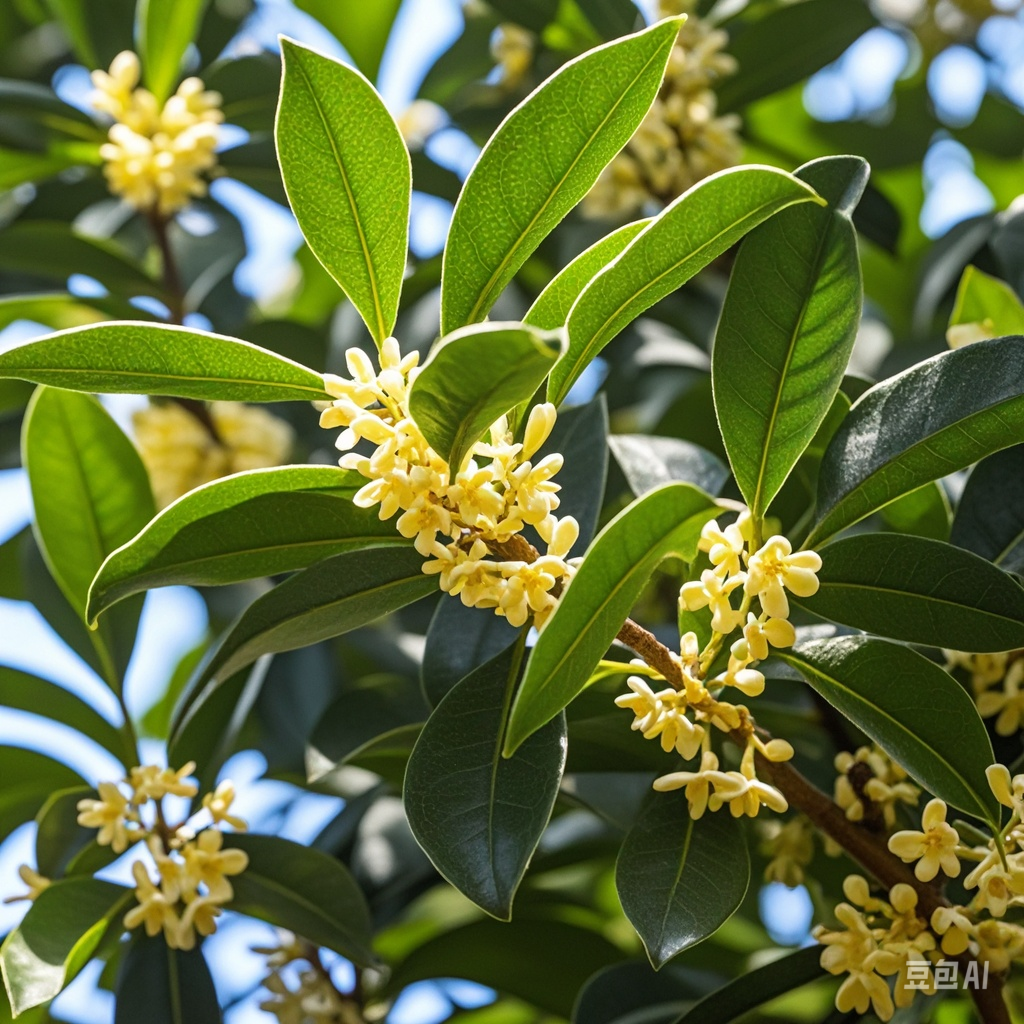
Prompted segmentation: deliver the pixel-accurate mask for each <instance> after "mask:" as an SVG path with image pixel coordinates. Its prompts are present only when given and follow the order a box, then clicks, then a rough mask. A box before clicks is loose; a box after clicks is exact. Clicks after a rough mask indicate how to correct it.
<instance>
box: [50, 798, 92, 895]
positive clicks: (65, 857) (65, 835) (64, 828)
mask: <svg viewBox="0 0 1024 1024" xmlns="http://www.w3.org/2000/svg"><path fill="white" fill-rule="evenodd" d="M97 796H98V794H97V793H96V791H95V790H94V789H93V788H92V787H91V786H73V787H72V788H71V789H58V790H57V791H56V792H55V793H52V794H51V795H50V798H49V799H48V800H47V801H46V803H45V804H43V806H42V807H41V808H40V809H39V813H38V814H37V815H36V870H37V871H38V872H39V873H40V874H41V875H42V876H43V877H44V878H51V879H53V878H59V877H60V876H61V875H63V874H64V870H65V868H66V867H67V866H68V864H69V863H70V862H71V861H72V860H73V859H74V858H75V856H76V855H77V854H79V853H80V852H81V851H82V850H83V849H84V848H85V847H86V846H88V845H89V844H90V843H92V842H95V839H96V830H95V829H90V828H84V827H83V826H81V825H79V824H78V802H79V801H80V800H87V799H93V800H95V799H96V798H97Z"/></svg>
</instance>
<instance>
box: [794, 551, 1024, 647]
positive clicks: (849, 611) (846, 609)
mask: <svg viewBox="0 0 1024 1024" xmlns="http://www.w3.org/2000/svg"><path fill="white" fill-rule="evenodd" d="M819 554H820V555H821V563H822V564H821V571H820V572H819V573H818V580H819V582H820V584H821V585H820V587H819V588H818V592H817V593H816V594H815V595H814V596H813V597H808V598H794V600H795V601H796V603H797V604H800V605H803V607H804V608H806V609H808V610H809V611H811V612H813V613H814V614H815V615H820V616H821V617H822V618H825V619H831V620H832V621H833V622H840V623H842V624H843V625H845V626H855V627H856V628H858V629H863V630H864V631H865V632H868V633H878V634H879V635H881V636H887V637H891V638H892V639H893V640H905V641H907V642H908V643H915V644H931V645H933V646H935V647H949V648H952V649H954V650H957V651H1010V650H1015V649H1017V648H1019V647H1024V589H1022V588H1021V587H1020V586H1018V584H1017V583H1016V582H1014V580H1013V578H1012V577H1010V576H1009V575H1007V574H1006V573H1005V572H1003V570H1002V569H999V568H997V567H996V566H994V565H992V564H991V563H989V562H986V561H985V559H984V558H980V557H978V556H977V555H973V554H971V553H970V552H968V551H961V550H960V549H959V548H955V547H952V546H951V545H949V544H943V543H942V542H941V541H936V540H927V539H925V538H924V537H911V536H900V535H899V534H895V533H869V534H858V535H857V536H854V537H847V538H844V539H843V540H837V541H835V542H834V543H832V544H826V545H825V547H823V548H821V549H820V551H819Z"/></svg>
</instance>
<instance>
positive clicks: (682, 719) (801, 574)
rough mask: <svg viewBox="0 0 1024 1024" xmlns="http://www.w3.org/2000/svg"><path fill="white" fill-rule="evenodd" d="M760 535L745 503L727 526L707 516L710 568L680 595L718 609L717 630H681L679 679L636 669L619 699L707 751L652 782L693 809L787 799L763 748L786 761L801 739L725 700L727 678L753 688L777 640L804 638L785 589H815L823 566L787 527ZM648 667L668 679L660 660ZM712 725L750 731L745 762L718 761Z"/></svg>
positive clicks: (651, 729)
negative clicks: (693, 764)
mask: <svg viewBox="0 0 1024 1024" xmlns="http://www.w3.org/2000/svg"><path fill="white" fill-rule="evenodd" d="M754 535H755V530H754V523H753V520H752V518H751V515H750V512H749V511H748V510H746V509H744V510H743V511H742V512H741V513H740V515H739V516H738V518H737V519H736V521H735V522H734V523H730V524H729V525H727V526H725V527H722V526H720V525H719V523H718V521H717V520H715V519H712V520H710V521H709V522H708V523H706V524H705V525H704V528H703V529H702V531H701V536H700V541H699V542H698V547H699V549H700V550H701V551H703V552H705V553H706V554H707V556H708V560H709V561H710V563H711V568H710V569H705V570H704V571H703V572H702V573H701V576H700V579H698V580H693V581H690V582H688V583H684V584H683V586H682V588H681V590H680V593H679V602H680V607H681V609H685V610H687V611H690V612H694V611H700V610H701V609H704V608H707V609H710V613H711V629H712V634H711V638H710V640H709V641H708V643H707V645H706V646H705V648H704V650H703V651H702V650H700V643H699V640H698V638H697V634H696V633H694V632H689V633H686V634H685V635H684V636H683V637H682V639H681V641H680V653H679V656H678V657H676V656H675V655H673V659H674V661H675V663H676V665H677V667H678V669H679V675H680V677H681V679H682V684H681V685H678V683H677V685H666V686H665V687H664V688H662V689H658V690H655V689H653V688H652V687H651V685H650V684H649V683H648V682H647V680H646V679H645V678H643V677H641V676H639V675H633V676H630V677H629V680H628V685H629V688H630V691H631V692H630V693H628V694H623V695H621V696H619V697H617V698H616V699H615V703H616V704H617V705H618V706H619V707H623V708H628V709H629V710H630V711H632V712H633V715H634V718H633V726H632V727H633V729H635V730H637V731H639V732H641V733H642V734H643V736H644V737H645V738H646V739H655V738H657V739H659V740H660V742H661V745H662V748H663V749H664V750H665V751H666V752H668V751H671V750H675V752H676V753H678V754H679V755H680V756H681V757H683V758H684V759H685V760H690V759H691V758H693V757H695V756H696V754H697V752H698V751H701V760H700V766H699V768H698V770H697V771H681V772H671V773H669V774H668V775H664V776H662V777H661V778H659V779H657V780H656V781H655V783H654V788H655V789H657V790H660V791H666V790H674V789H684V790H685V793H686V797H687V800H688V801H689V805H690V814H691V815H692V816H693V817H694V818H699V817H701V815H703V814H704V812H705V810H708V809H710V810H712V811H716V810H718V809H719V808H720V807H723V806H725V805H728V807H729V811H730V813H731V814H732V815H733V816H734V817H740V816H741V815H748V816H750V817H753V816H754V815H756V814H757V812H758V811H759V810H760V808H761V806H762V805H764V806H767V807H768V808H770V809H771V810H773V811H785V810H786V809H787V807H788V804H787V803H786V799H785V798H784V797H783V795H782V794H781V793H780V792H779V791H778V790H777V789H775V788H774V787H772V786H769V785H768V784H767V783H765V782H762V781H761V780H760V779H758V777H757V772H756V770H755V755H756V754H761V755H762V756H763V757H765V758H767V760H769V761H788V760H789V759H790V758H791V757H792V756H793V748H792V747H791V746H790V745H789V744H788V743H787V742H786V741H785V740H780V739H774V740H769V741H767V742H766V741H765V740H763V739H762V738H761V737H760V736H759V735H758V733H757V731H756V729H755V727H754V723H753V720H752V719H751V717H750V713H749V711H748V709H747V708H746V707H745V706H744V705H742V704H732V703H729V702H728V701H725V700H722V699H721V694H722V693H724V692H726V690H727V687H734V688H735V689H737V690H739V691H740V693H742V694H744V695H745V696H747V697H756V696H757V695H758V694H760V693H761V692H762V691H763V690H764V687H765V679H764V675H763V674H762V673H761V672H759V671H758V670H757V669H756V668H755V667H754V666H755V665H756V664H757V663H758V662H760V661H762V660H763V659H765V658H767V657H768V652H769V650H770V648H771V647H788V646H790V645H792V644H793V643H794V642H795V640H796V631H795V630H794V628H793V626H792V624H791V623H790V622H789V620H788V619H787V618H786V616H788V614H789V603H788V599H787V598H786V592H787V591H790V592H792V593H796V594H799V595H801V596H809V595H811V594H813V593H814V592H815V591H816V590H817V588H818V580H817V577H816V576H815V572H816V571H817V570H818V569H819V568H821V559H820V558H819V557H818V555H817V554H816V553H815V552H813V551H796V552H794V551H793V549H792V546H791V545H790V543H789V541H788V540H786V538H785V537H781V536H773V537H769V538H768V540H767V541H766V542H765V543H764V544H762V545H760V546H758V545H756V544H755V541H754ZM733 634H737V636H736V638H735V640H734V641H733V642H732V644H731V645H730V647H729V655H728V660H727V662H726V665H725V667H724V669H723V670H722V671H720V672H719V673H718V674H717V675H714V676H713V677H711V678H709V677H708V675H709V670H710V669H711V667H712V666H713V665H714V663H715V662H716V659H717V658H718V655H719V654H720V653H721V652H722V650H723V648H724V645H725V643H726V642H727V640H728V639H729V638H730V637H731V636H732V635H733ZM634 664H638V665H643V664H644V663H643V662H634ZM648 676H649V677H650V678H653V679H656V680H660V681H662V682H665V683H667V680H665V677H664V676H662V675H661V674H659V673H657V672H655V671H653V670H650V671H649V672H648ZM712 726H713V727H714V728H716V729H719V730H720V731H722V732H726V733H729V734H731V735H732V736H733V738H741V739H742V742H743V744H744V749H743V756H742V758H741V760H740V767H739V770H738V771H723V770H722V769H721V768H720V766H719V760H718V756H717V755H716V754H715V753H714V752H713V751H712V750H711V731H710V727H712Z"/></svg>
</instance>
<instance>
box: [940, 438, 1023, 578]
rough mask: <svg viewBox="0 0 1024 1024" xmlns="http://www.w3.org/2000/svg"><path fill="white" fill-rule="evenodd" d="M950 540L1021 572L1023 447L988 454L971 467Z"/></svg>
mask: <svg viewBox="0 0 1024 1024" xmlns="http://www.w3.org/2000/svg"><path fill="white" fill-rule="evenodd" d="M949 540H950V543H951V544H956V545H957V547H961V548H967V549H968V550H969V551H973V552H975V553H976V554H979V555H981V556H982V558H987V559H988V560H989V561H991V562H995V564H996V565H999V566H1002V568H1004V569H1006V570H1007V571H1008V572H1016V573H1020V572H1021V571H1022V570H1024V445H1015V446H1014V447H1013V448H1007V449H1006V450H1005V451H1002V452H997V453H996V454H995V455H990V456H989V457H988V458H987V459H983V460H982V461H981V462H979V463H978V465H977V466H975V467H974V470H973V472H972V473H971V475H970V476H969V477H968V478H967V485H966V486H965V487H964V490H963V493H962V494H961V495H960V503H959V504H958V505H957V507H956V515H955V516H954V517H953V530H952V532H951V534H950V538H949Z"/></svg>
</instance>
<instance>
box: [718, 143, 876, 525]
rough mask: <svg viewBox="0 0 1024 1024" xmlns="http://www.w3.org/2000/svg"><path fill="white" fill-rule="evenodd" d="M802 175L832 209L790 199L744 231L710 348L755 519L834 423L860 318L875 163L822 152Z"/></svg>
mask: <svg viewBox="0 0 1024 1024" xmlns="http://www.w3.org/2000/svg"><path fill="white" fill-rule="evenodd" d="M795 174H796V177H798V178H800V179H801V180H802V181H806V182H807V184H808V185H810V186H812V187H813V188H814V189H815V190H816V191H817V192H818V194H819V195H820V196H822V197H823V198H824V199H827V200H828V202H829V206H827V207H821V206H817V205H816V204H813V203H801V204H799V205H798V206H793V207H790V208H789V209H788V210H784V211H782V212H781V213H779V214H778V215H777V216H775V217H772V218H771V219H770V220H768V221H767V222H766V223H764V224H762V225H760V226H759V227H757V228H755V229H754V230H753V231H752V232H751V233H750V234H749V235H748V236H747V238H746V239H745V240H744V242H743V244H742V245H741V246H740V251H739V254H738V255H737V257H736V263H735V265H734V267H733V271H732V277H731V278H730V281H729V291H728V293H727V294H726V297H725V305H724V307H723V308H722V315H721V318H720V319H719V321H718V330H717V333H716V334H715V346H714V350H713V353H712V363H711V380H712V385H713V387H714V395H715V411H716V413H717V415H718V422H719V425H720V426H721V428H722V438H723V440H724V441H725V448H726V451H727V452H728V453H729V461H730V463H731V464H732V468H733V473H734V474H735V476H736V481H737V483H738V484H739V488H740V491H741V492H742V494H743V497H744V499H745V500H746V502H747V504H748V505H749V506H750V508H751V511H752V512H753V514H754V515H755V516H756V517H757V518H758V519H760V518H761V517H763V515H764V513H765V510H766V509H767V508H768V506H769V505H770V504H771V501H772V499H773V498H774V497H775V495H776V494H778V492H779V490H780V488H781V487H782V485H783V484H784V483H785V482H786V477H787V476H788V475H789V473H790V471H791V470H792V469H793V467H794V466H795V465H796V462H797V460H798V459H799V458H800V456H801V455H802V454H803V452H804V450H805V449H806V448H807V446H808V445H809V444H810V442H811V439H812V438H813V437H814V434H815V431H817V429H818V427H819V426H820V424H821V422H822V421H823V420H824V419H825V416H826V414H827V413H828V410H829V407H830V406H831V404H832V399H833V398H834V397H835V394H836V392H837V391H838V390H839V385H840V383H842V379H843V374H844V373H845V372H846V367H847V364H848V363H849V361H850V352H851V351H852V350H853V342H854V339H855V338H856V336H857V328H858V326H859V324H860V307H861V299H862V290H863V289H862V286H861V277H860V260H859V258H858V256H857V234H856V232H855V231H854V229H853V223H852V221H851V220H850V217H851V215H852V213H853V208H854V207H855V206H856V205H857V201H858V200H859V199H860V196H861V194H862V192H863V191H864V187H865V186H866V185H867V181H868V165H867V164H866V163H865V162H864V161H863V160H861V159H860V158H859V157H845V156H841V157H824V158H822V159H821V160H815V161H813V162H812V163H809V164H805V165H804V166H803V167H801V168H799V169H798V170H797V171H796V172H795Z"/></svg>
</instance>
